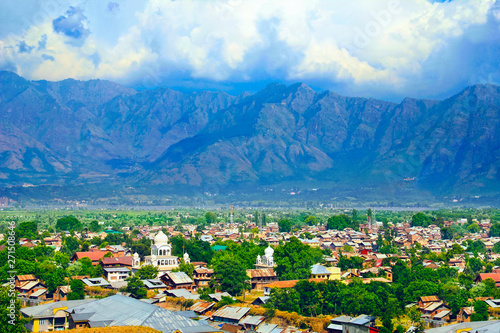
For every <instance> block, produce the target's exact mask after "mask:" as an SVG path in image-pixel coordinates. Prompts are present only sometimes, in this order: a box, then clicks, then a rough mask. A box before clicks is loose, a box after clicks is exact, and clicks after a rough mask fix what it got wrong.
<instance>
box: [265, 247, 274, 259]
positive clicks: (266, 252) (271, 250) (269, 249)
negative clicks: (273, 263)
mask: <svg viewBox="0 0 500 333" xmlns="http://www.w3.org/2000/svg"><path fill="white" fill-rule="evenodd" d="M264 253H265V255H266V257H271V256H272V255H273V254H274V250H273V248H272V247H271V246H268V247H267V248H266V249H265V250H264Z"/></svg>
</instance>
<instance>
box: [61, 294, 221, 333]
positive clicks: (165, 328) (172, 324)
mask: <svg viewBox="0 0 500 333" xmlns="http://www.w3.org/2000/svg"><path fill="white" fill-rule="evenodd" d="M66 312H68V313H69V314H70V316H74V315H75V314H76V315H77V318H78V316H82V314H85V316H86V317H87V320H88V322H89V324H90V326H91V327H100V326H103V325H106V326H148V327H151V328H154V329H156V330H159V331H161V332H164V333H173V332H175V331H179V332H182V333H194V332H220V330H219V329H215V328H213V327H211V326H210V325H208V324H207V323H206V322H204V321H194V320H191V319H189V318H186V317H183V316H181V315H178V314H176V313H175V312H172V311H169V310H166V309H163V308H161V307H158V306H156V305H152V304H148V303H145V302H141V301H139V300H136V299H134V298H130V297H126V296H122V295H113V296H110V297H106V298H103V299H100V300H97V301H94V302H91V303H87V304H82V305H79V306H74V307H71V308H68V310H66ZM89 314H92V315H90V316H89Z"/></svg>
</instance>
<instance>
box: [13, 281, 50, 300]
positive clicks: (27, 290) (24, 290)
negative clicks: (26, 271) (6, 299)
mask: <svg viewBox="0 0 500 333" xmlns="http://www.w3.org/2000/svg"><path fill="white" fill-rule="evenodd" d="M16 289H17V290H18V291H19V297H30V296H31V295H32V294H33V293H35V292H38V291H39V290H45V291H47V287H46V286H45V285H44V284H42V283H41V282H40V281H28V282H25V283H24V284H22V285H20V286H19V287H18V288H16ZM38 294H40V293H37V295H38Z"/></svg>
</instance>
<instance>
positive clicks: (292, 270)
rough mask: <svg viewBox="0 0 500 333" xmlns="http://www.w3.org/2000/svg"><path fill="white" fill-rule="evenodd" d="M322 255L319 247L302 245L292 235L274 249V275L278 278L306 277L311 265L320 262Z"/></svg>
mask: <svg viewBox="0 0 500 333" xmlns="http://www.w3.org/2000/svg"><path fill="white" fill-rule="evenodd" d="M322 257H323V253H322V252H321V250H320V249H319V248H313V247H310V246H309V245H304V244H302V243H301V242H300V241H299V240H298V239H297V238H296V237H292V238H291V239H290V241H289V242H287V243H285V244H284V245H279V246H278V247H277V248H276V250H275V251H274V261H275V262H276V264H277V267H276V269H275V271H276V275H278V277H279V279H280V280H297V279H308V278H309V277H310V276H311V266H312V265H314V264H316V263H318V262H321V260H322Z"/></svg>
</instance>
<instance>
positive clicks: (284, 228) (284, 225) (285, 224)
mask: <svg viewBox="0 0 500 333" xmlns="http://www.w3.org/2000/svg"><path fill="white" fill-rule="evenodd" d="M292 226H293V223H292V221H290V220H289V219H282V220H279V222H278V228H279V229H280V232H290V231H292Z"/></svg>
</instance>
